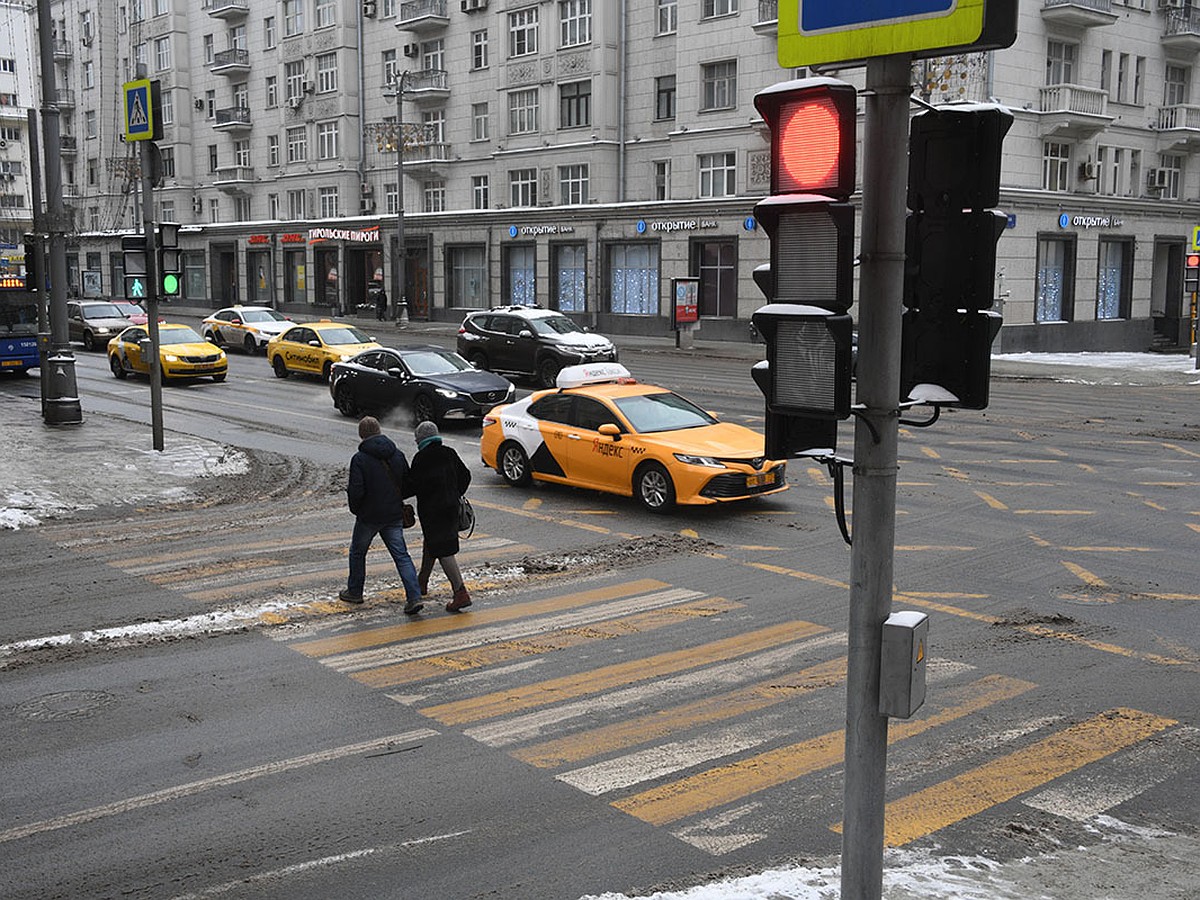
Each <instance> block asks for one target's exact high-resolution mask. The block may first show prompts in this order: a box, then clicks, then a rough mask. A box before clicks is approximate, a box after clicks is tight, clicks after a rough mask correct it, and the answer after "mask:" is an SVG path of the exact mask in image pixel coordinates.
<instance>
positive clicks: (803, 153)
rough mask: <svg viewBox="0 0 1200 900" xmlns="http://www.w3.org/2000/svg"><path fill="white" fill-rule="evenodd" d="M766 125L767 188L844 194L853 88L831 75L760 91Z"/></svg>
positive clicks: (854, 112)
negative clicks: (768, 150)
mask: <svg viewBox="0 0 1200 900" xmlns="http://www.w3.org/2000/svg"><path fill="white" fill-rule="evenodd" d="M754 105H755V107H756V108H757V109H758V112H759V114H760V115H761V116H762V117H763V120H764V121H766V123H767V125H768V126H769V127H770V129H771V193H772V194H803V193H817V194H824V195H826V196H829V197H837V198H840V199H845V198H847V197H849V196H850V195H851V194H852V193H854V186H855V181H854V178H855V165H856V160H855V135H856V132H855V129H856V122H857V116H858V92H857V91H856V90H855V88H854V87H853V86H852V85H849V84H847V83H846V82H844V81H839V80H837V79H836V78H801V79H797V80H795V81H784V82H780V83H779V84H776V85H773V86H771V87H769V88H767V89H765V90H762V91H759V92H758V94H756V95H755V97H754Z"/></svg>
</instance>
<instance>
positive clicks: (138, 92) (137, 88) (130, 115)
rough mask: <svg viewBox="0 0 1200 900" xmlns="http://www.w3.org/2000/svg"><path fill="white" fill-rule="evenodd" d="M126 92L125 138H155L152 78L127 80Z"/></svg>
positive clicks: (133, 139)
mask: <svg viewBox="0 0 1200 900" xmlns="http://www.w3.org/2000/svg"><path fill="white" fill-rule="evenodd" d="M121 87H122V90H124V92H125V140H126V141H151V140H154V104H153V103H152V102H151V97H150V79H148V78H140V79H138V80H137V81H127V82H125V84H123V85H122V86H121Z"/></svg>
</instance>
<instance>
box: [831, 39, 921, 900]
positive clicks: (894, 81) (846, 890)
mask: <svg viewBox="0 0 1200 900" xmlns="http://www.w3.org/2000/svg"><path fill="white" fill-rule="evenodd" d="M910 67H911V61H910V57H909V56H908V55H907V54H897V55H893V56H883V57H876V58H873V59H870V60H868V61H867V82H866V91H864V96H865V98H866V118H865V127H864V132H863V157H864V164H863V208H862V220H863V227H862V244H861V253H862V273H861V276H860V279H859V346H860V349H861V351H862V354H863V358H864V359H866V360H868V361H869V365H866V366H864V367H863V368H862V369H860V370H859V377H858V402H859V404H860V405H861V406H862V407H863V408H864V409H863V413H862V415H861V417H859V418H857V421H856V425H855V432H854V438H855V439H854V544H853V546H852V548H851V551H850V629H849V654H848V662H847V672H846V757H845V760H846V784H845V791H844V814H845V817H844V823H843V831H842V889H841V898H842V900H879V898H880V896H881V894H882V892H883V814H884V784H885V779H886V774H887V771H886V770H887V731H888V721H887V717H886V716H884V715H881V714H880V712H879V669H880V653H881V651H882V646H883V622H884V620H885V619H886V618H887V617H888V614H889V613H890V611H891V606H892V570H893V555H894V552H895V532H896V468H897V441H898V435H899V422H898V419H899V414H898V402H897V401H898V397H899V393H900V312H901V307H902V299H903V298H902V294H903V286H904V217H905V206H904V195H905V184H906V182H907V164H908V163H907V154H906V153H903V152H900V148H903V147H905V146H907V143H908V140H907V138H908V104H909V90H910V87H909V81H910ZM864 419H865V421H864ZM872 427H873V428H874V431H875V432H877V433H878V435H879V437H878V439H876V438H874V437H873V436H872Z"/></svg>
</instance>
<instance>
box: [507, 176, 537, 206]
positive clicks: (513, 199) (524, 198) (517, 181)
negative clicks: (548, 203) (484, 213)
mask: <svg viewBox="0 0 1200 900" xmlns="http://www.w3.org/2000/svg"><path fill="white" fill-rule="evenodd" d="M508 186H509V204H510V205H511V206H537V169H514V170H512V171H511V172H509V173H508Z"/></svg>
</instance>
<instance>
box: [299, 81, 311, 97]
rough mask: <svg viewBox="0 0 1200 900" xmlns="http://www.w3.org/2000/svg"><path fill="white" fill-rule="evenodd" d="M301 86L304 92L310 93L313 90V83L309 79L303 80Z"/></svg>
mask: <svg viewBox="0 0 1200 900" xmlns="http://www.w3.org/2000/svg"><path fill="white" fill-rule="evenodd" d="M301 87H302V88H303V89H304V93H306V94H311V93H312V92H313V84H312V82H311V81H306V82H304V84H303V85H302V86H301Z"/></svg>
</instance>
